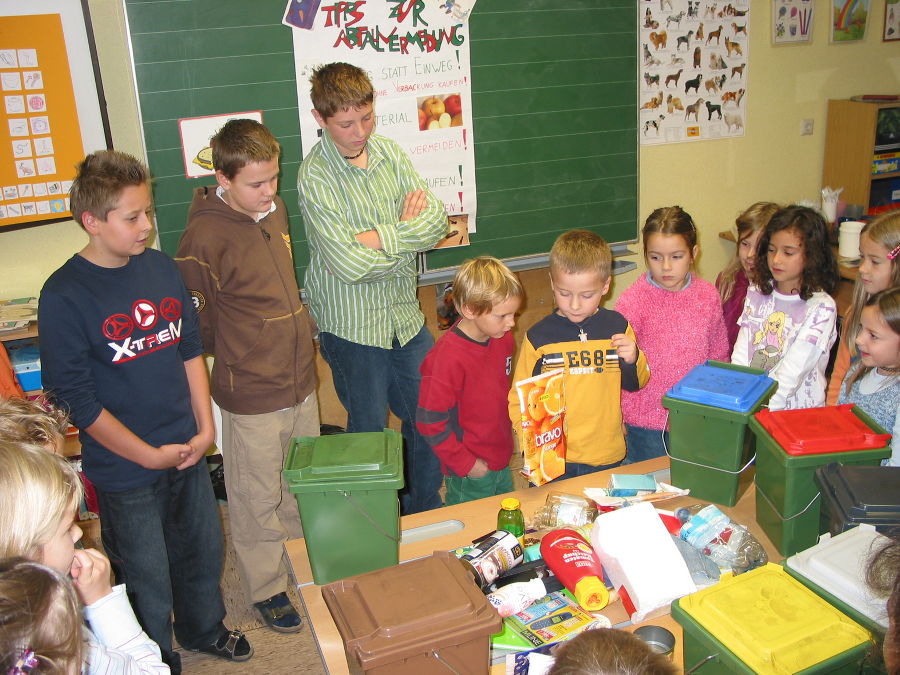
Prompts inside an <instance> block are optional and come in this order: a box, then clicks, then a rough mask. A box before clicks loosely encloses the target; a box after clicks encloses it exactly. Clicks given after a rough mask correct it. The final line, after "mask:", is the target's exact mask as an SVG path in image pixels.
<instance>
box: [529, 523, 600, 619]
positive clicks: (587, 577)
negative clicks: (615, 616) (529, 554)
mask: <svg viewBox="0 0 900 675" xmlns="http://www.w3.org/2000/svg"><path fill="white" fill-rule="evenodd" d="M541 555H542V556H543V558H544V562H546V563H547V566H548V567H549V568H550V570H551V571H552V572H553V574H555V575H556V576H557V577H558V578H559V580H560V581H561V582H562V583H563V585H564V586H565V587H566V588H567V589H568V590H569V592H570V593H572V595H574V596H575V600H576V601H577V602H578V604H579V605H581V606H582V607H584V608H585V609H586V610H588V611H589V612H596V611H597V610H600V609H603V608H604V607H606V604H607V603H608V602H609V591H608V590H607V588H606V584H604V583H603V567H602V566H601V565H600V561H599V560H598V559H597V555H596V554H595V553H594V549H592V548H591V546H590V544H588V543H587V542H586V541H585V540H584V537H582V536H581V535H580V534H578V533H577V532H575V531H574V530H567V529H562V530H554V531H553V532H550V533H548V534H546V535H544V538H543V539H541Z"/></svg>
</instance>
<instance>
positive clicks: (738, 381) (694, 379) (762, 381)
mask: <svg viewBox="0 0 900 675" xmlns="http://www.w3.org/2000/svg"><path fill="white" fill-rule="evenodd" d="M773 385H775V380H773V379H772V378H771V377H768V376H767V375H766V374H765V373H764V372H762V371H761V370H753V369H751V368H743V367H740V366H734V365H731V364H729V363H720V362H718V361H707V362H706V363H701V364H699V365H696V366H694V367H693V368H691V370H690V371H689V372H688V374H687V375H685V376H684V377H683V378H681V380H679V381H678V382H677V383H675V386H673V387H672V388H671V389H670V390H669V392H668V393H667V394H666V396H668V397H670V398H675V399H680V400H682V401H691V402H692V403H701V404H703V405H709V406H713V407H715V408H723V409H725V410H733V411H735V412H741V413H745V412H749V411H751V410H752V409H753V408H754V407H755V406H756V405H757V403H758V402H759V400H760V398H762V397H763V396H765V395H766V394H767V393H768V391H769V388H770V387H772V386H773ZM773 391H774V389H773Z"/></svg>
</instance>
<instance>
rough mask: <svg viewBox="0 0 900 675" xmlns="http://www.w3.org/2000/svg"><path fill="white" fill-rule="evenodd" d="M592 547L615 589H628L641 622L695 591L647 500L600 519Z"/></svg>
mask: <svg viewBox="0 0 900 675" xmlns="http://www.w3.org/2000/svg"><path fill="white" fill-rule="evenodd" d="M591 544H592V545H593V547H594V550H595V551H596V553H597V556H598V557H599V558H600V562H601V563H602V564H603V569H604V570H606V574H607V575H608V576H609V579H610V581H612V583H613V585H614V586H615V587H616V588H619V587H621V586H624V587H625V590H627V591H628V595H629V596H630V597H631V601H632V602H633V603H634V608H635V612H634V614H632V616H631V619H632V621H643V620H644V619H645V618H647V617H649V616H650V615H651V613H653V612H654V611H655V610H658V609H660V608H667V607H668V606H669V605H670V604H671V602H672V601H673V600H675V599H677V598H680V597H682V596H685V595H688V594H689V593H694V592H695V591H696V590H697V587H696V586H695V585H694V582H693V581H692V580H691V573H690V571H689V570H688V568H687V565H686V564H685V562H684V559H683V558H682V557H681V554H680V553H679V552H678V548H677V547H676V546H675V543H674V542H673V541H672V537H671V535H670V534H669V532H668V531H667V530H666V528H665V526H664V525H663V522H662V520H660V518H659V514H658V513H657V512H656V509H654V508H653V505H652V504H650V503H649V502H642V503H640V504H635V505H634V506H628V507H625V508H624V509H618V510H616V511H610V512H608V513H603V514H601V515H599V516H597V519H596V520H595V521H594V527H593V529H592V531H591Z"/></svg>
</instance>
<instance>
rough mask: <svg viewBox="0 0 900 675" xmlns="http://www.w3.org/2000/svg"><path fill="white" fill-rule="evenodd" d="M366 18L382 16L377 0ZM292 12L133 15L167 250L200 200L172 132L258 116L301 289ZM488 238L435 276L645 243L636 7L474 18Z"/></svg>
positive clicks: (235, 7) (475, 95) (151, 4)
mask: <svg viewBox="0 0 900 675" xmlns="http://www.w3.org/2000/svg"><path fill="white" fill-rule="evenodd" d="M369 1H370V2H372V1H375V0H369ZM286 4H287V3H286V0H253V1H252V2H248V1H247V0H187V1H185V2H166V3H162V4H161V3H159V2H158V1H156V0H125V7H126V12H127V15H128V26H129V33H130V40H131V45H132V52H133V57H134V69H135V77H136V82H137V90H138V98H139V105H140V110H141V121H142V124H143V129H144V138H145V142H146V147H147V157H148V162H149V164H150V169H151V172H152V173H153V176H154V186H153V187H154V200H155V204H156V213H157V221H158V227H159V234H160V242H161V246H162V249H163V250H164V251H166V252H167V253H170V254H172V253H174V251H175V249H176V247H177V245H178V240H179V238H180V237H181V232H182V231H183V230H184V226H185V222H186V218H187V209H188V206H189V204H190V199H191V192H192V189H193V188H194V187H196V186H199V185H207V184H212V183H213V182H214V181H213V178H212V177H208V178H202V179H188V178H186V177H185V171H184V160H183V157H182V152H181V145H180V136H179V131H178V120H179V119H180V118H184V117H199V116H204V115H220V114H223V113H228V112H239V111H250V110H261V111H262V114H263V122H264V123H265V124H266V125H267V126H268V127H269V128H270V129H271V130H272V132H273V133H274V134H275V136H276V137H277V138H278V140H279V141H280V142H281V145H282V159H281V169H282V181H281V190H280V194H281V197H282V198H283V199H284V201H285V204H286V205H287V208H288V212H289V214H290V224H291V232H292V234H293V247H294V259H295V261H296V266H297V272H298V279H300V280H301V281H302V279H303V272H304V270H305V267H306V265H307V264H308V262H309V255H308V252H307V245H306V237H305V233H304V229H303V221H302V217H301V216H300V210H299V208H298V207H297V189H296V175H297V169H298V168H299V163H300V158H301V153H300V136H299V126H298V125H299V114H304V115H307V114H309V113H308V111H302V113H301V112H300V111H298V109H297V96H296V79H295V74H294V62H293V45H292V41H291V34H290V30H289V29H288V28H287V27H285V26H283V25H282V24H281V18H282V16H283V14H284V10H285V6H286ZM469 21H470V24H471V30H470V35H471V44H470V50H471V64H472V99H473V101H472V104H473V118H474V126H475V129H474V135H475V166H476V181H477V187H478V190H477V196H478V218H477V228H478V231H477V232H476V233H475V234H473V235H472V237H471V241H472V243H471V246H468V247H465V248H458V249H445V250H440V251H433V252H431V253H429V254H427V256H426V263H425V267H426V269H428V270H434V269H439V268H445V267H453V266H455V265H457V264H458V263H459V262H461V261H462V260H463V259H465V258H468V257H471V256H473V255H481V254H490V255H495V256H498V257H501V258H514V257H519V256H531V255H536V254H541V253H546V252H547V251H548V250H549V249H550V246H551V244H552V243H553V240H554V239H555V238H556V236H557V235H558V234H559V233H560V232H564V231H566V230H570V229H573V228H586V229H591V230H594V231H596V232H598V233H600V234H601V235H602V236H604V237H605V238H606V239H607V240H608V241H610V242H622V241H631V240H634V239H636V238H637V186H638V179H637V173H638V171H637V167H638V139H637V119H638V111H637V84H636V83H637V34H638V30H637V12H636V10H635V4H634V2H633V0H569V1H568V2H560V0H518V1H516V2H510V0H478V2H477V4H476V6H475V10H474V12H473V14H472V16H471V18H470V20H469Z"/></svg>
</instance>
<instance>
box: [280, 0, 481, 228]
mask: <svg viewBox="0 0 900 675" xmlns="http://www.w3.org/2000/svg"><path fill="white" fill-rule="evenodd" d="M295 4H296V3H295ZM316 5H317V3H314V2H313V3H308V5H307V6H308V7H312V8H315V11H316V14H315V19H314V20H313V21H312V28H311V29H305V28H294V30H293V38H294V63H295V67H296V72H297V100H298V107H299V108H300V136H301V142H302V145H303V151H304V154H305V153H306V152H307V151H309V150H310V149H311V148H312V147H313V146H314V145H315V144H316V142H317V141H318V138H319V132H320V129H319V125H318V124H317V123H316V122H315V120H314V119H313V116H312V114H311V112H310V111H311V110H312V101H311V100H310V97H309V76H310V74H311V72H312V69H313V68H315V67H316V66H319V65H324V64H327V63H332V62H336V61H343V62H345V63H351V64H353V65H356V66H359V67H360V68H362V69H364V70H365V71H366V72H367V73H368V74H369V78H370V79H371V80H372V84H373V86H374V88H375V115H376V125H377V126H376V133H379V134H382V135H384V136H387V137H388V138H391V139H393V140H395V141H396V142H397V143H399V144H400V145H401V146H402V147H403V148H404V149H405V150H406V152H407V153H408V154H409V156H410V158H411V160H412V163H413V166H415V168H416V170H417V171H418V172H419V174H420V175H421V176H422V178H423V179H424V180H425V181H426V182H427V183H428V187H429V188H430V189H431V191H432V192H433V193H434V194H435V196H437V197H438V198H439V199H440V200H442V201H443V203H444V207H445V209H446V210H447V214H448V216H450V217H451V219H452V221H453V222H455V223H457V224H463V225H462V226H460V227H457V229H458V230H463V231H462V232H459V235H460V236H454V237H450V238H448V240H447V242H446V244H450V245H460V244H465V243H466V242H467V241H468V238H467V237H465V236H462V235H464V234H465V232H474V231H475V220H476V219H475V215H476V210H477V203H476V199H475V146H474V137H473V131H472V130H473V127H472V90H471V73H470V65H469V39H468V23H467V22H465V21H461V20H458V19H456V18H455V17H454V16H453V14H452V6H451V5H452V3H446V2H445V3H443V4H441V0H430V1H429V2H425V1H424V0H419V1H408V2H388V1H383V2H367V3H365V4H363V3H330V4H328V5H327V6H326V5H325V3H322V4H321V5H319V6H316ZM304 17H305V21H306V24H307V25H308V23H309V17H308V16H306V15H304Z"/></svg>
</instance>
